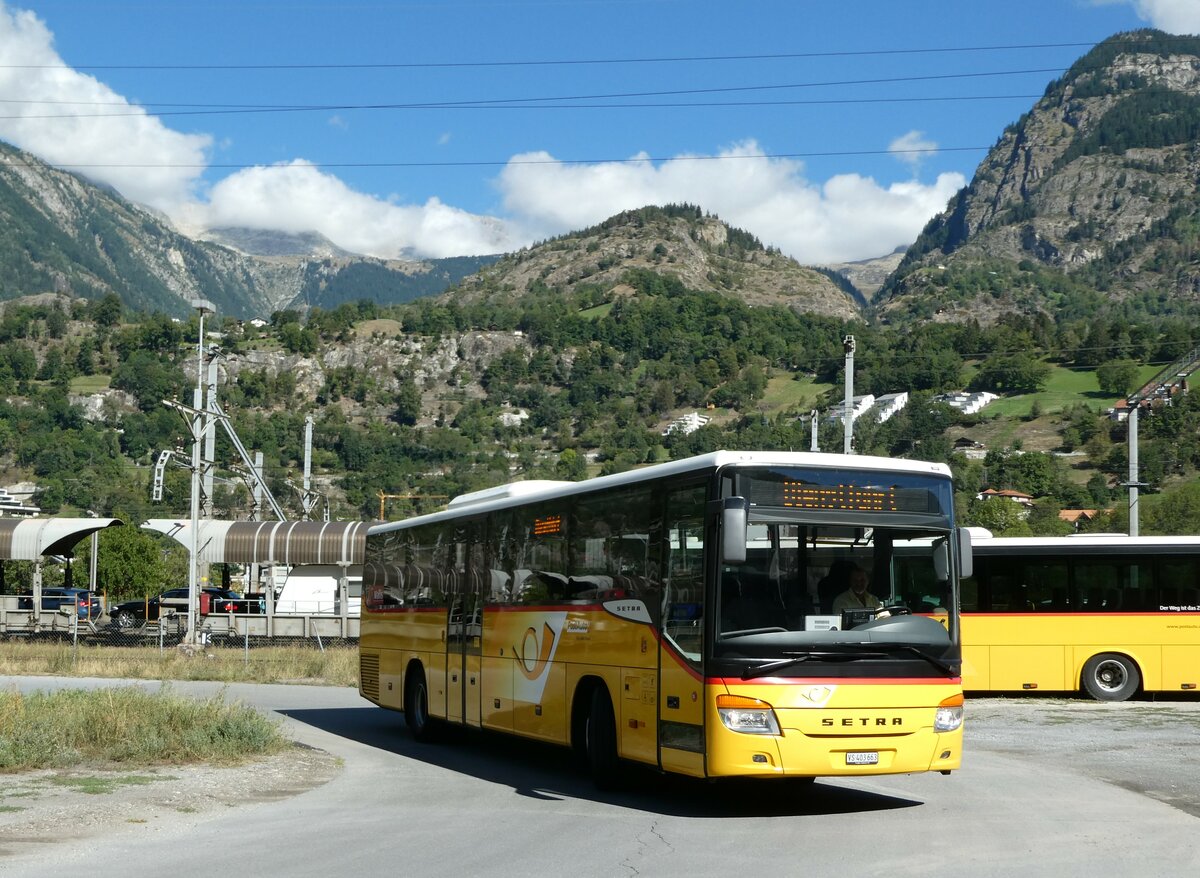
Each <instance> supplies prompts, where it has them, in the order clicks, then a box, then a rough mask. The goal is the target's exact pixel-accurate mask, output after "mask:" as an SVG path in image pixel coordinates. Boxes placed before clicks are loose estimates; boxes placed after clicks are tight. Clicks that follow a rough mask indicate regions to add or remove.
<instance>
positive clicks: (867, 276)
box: [824, 247, 908, 301]
mask: <svg viewBox="0 0 1200 878" xmlns="http://www.w3.org/2000/svg"><path fill="white" fill-rule="evenodd" d="M907 250H908V248H907V247H897V248H896V249H895V250H894V251H892V252H891V253H889V254H887V255H886V256H876V257H874V258H872V259H857V260H855V261H853V262H833V263H829V264H827V265H825V266H824V268H827V269H828V270H829V271H832V272H836V273H837V274H839V275H841V276H842V277H844V278H845V279H846V280H847V281H849V282H850V284H851V286H853V287H854V289H856V290H857V291H858V293H859V295H861V296H862V297H864V298H865V299H866V300H867V301H870V299H871V298H872V297H873V296H874V295H875V294H876V293H877V292H879V290H880V289H882V287H883V285H884V284H885V283H887V280H888V278H889V277H891V275H892V272H894V271H895V270H896V267H897V266H898V265H900V261H901V260H902V259H903V258H904V254H905V252H906V251H907Z"/></svg>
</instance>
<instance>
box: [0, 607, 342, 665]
mask: <svg viewBox="0 0 1200 878" xmlns="http://www.w3.org/2000/svg"><path fill="white" fill-rule="evenodd" d="M186 623H187V617H186V615H185V614H182V613H178V612H175V611H164V613H163V614H162V616H161V617H160V618H157V619H154V620H151V621H138V622H137V623H135V624H133V625H126V626H123V625H121V624H118V623H117V622H116V621H114V620H113V619H112V618H110V617H109V616H108V615H106V614H97V613H94V612H91V611H89V609H88V608H86V607H81V606H79V605H78V604H76V605H70V604H67V603H64V604H63V605H62V606H59V607H57V608H55V609H47V608H45V607H43V609H41V610H40V611H35V610H33V609H32V608H31V607H30V601H29V600H28V598H27V597H26V598H22V597H21V596H16V595H0V673H31V674H36V673H68V674H78V675H80V676H112V677H137V678H155V677H161V678H165V679H171V678H179V679H217V680H222V679H225V680H230V681H234V680H253V681H258V682H317V683H332V684H335V685H353V684H354V683H355V682H356V679H357V653H358V650H357V646H358V641H357V634H358V619H357V618H348V617H345V616H340V617H339V616H331V615H304V614H287V615H279V614H265V613H263V614H250V613H247V614H235V613H221V614H210V615H205V616H200V617H198V625H197V630H196V635H195V637H191V638H189V637H187V624H186Z"/></svg>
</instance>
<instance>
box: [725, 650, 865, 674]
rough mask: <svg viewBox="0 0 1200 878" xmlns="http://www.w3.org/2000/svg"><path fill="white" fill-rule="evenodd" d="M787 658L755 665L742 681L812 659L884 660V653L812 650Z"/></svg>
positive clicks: (744, 672) (747, 670)
mask: <svg viewBox="0 0 1200 878" xmlns="http://www.w3.org/2000/svg"><path fill="white" fill-rule="evenodd" d="M784 655H786V656H787V658H782V659H775V660H774V661H770V662H765V663H764V664H761V665H755V666H754V667H752V668H746V670H744V671H742V679H743V680H753V679H754V678H755V677H765V676H767V675H768V674H771V673H772V672H774V671H781V670H783V669H784V668H789V667H791V666H792V665H798V664H801V663H802V662H807V661H810V660H813V659H819V660H821V661H835V662H857V661H861V660H862V659H870V658H886V657H887V656H886V655H885V654H884V653H881V652H880V653H875V654H871V653H863V652H828V651H823V650H813V651H812V652H794V653H784Z"/></svg>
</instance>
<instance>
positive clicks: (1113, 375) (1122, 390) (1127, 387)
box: [1096, 360, 1138, 397]
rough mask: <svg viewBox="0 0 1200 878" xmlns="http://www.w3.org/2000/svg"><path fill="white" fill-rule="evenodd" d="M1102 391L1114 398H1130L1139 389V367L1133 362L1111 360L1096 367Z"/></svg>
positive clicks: (1097, 378)
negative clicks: (1132, 392)
mask: <svg viewBox="0 0 1200 878" xmlns="http://www.w3.org/2000/svg"><path fill="white" fill-rule="evenodd" d="M1096 381H1097V383H1098V384H1099V385H1100V389H1101V390H1103V391H1104V392H1105V393H1107V394H1110V395H1112V396H1122V397H1124V396H1128V395H1129V394H1130V392H1131V391H1133V390H1134V389H1135V388H1136V387H1137V381H1138V366H1137V363H1135V362H1134V361H1133V360H1109V361H1108V362H1106V363H1101V364H1100V365H1099V366H1097V367H1096Z"/></svg>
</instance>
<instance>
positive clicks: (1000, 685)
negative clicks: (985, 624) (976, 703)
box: [989, 645, 1075, 692]
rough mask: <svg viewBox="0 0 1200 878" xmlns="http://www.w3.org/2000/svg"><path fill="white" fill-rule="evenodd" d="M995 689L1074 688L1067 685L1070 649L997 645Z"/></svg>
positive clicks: (994, 650)
mask: <svg viewBox="0 0 1200 878" xmlns="http://www.w3.org/2000/svg"><path fill="white" fill-rule="evenodd" d="M990 652H991V654H990V656H989V659H990V664H991V668H992V675H991V680H990V685H991V688H993V689H1016V690H1020V689H1048V690H1050V691H1052V692H1053V691H1061V690H1063V689H1073V688H1075V687H1074V686H1070V685H1068V684H1067V672H1066V661H1067V659H1066V655H1067V650H1066V649H1065V648H1064V647H1063V646H1061V645H1056V646H1034V645H1029V646H993V647H992V648H991V651H990Z"/></svg>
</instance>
